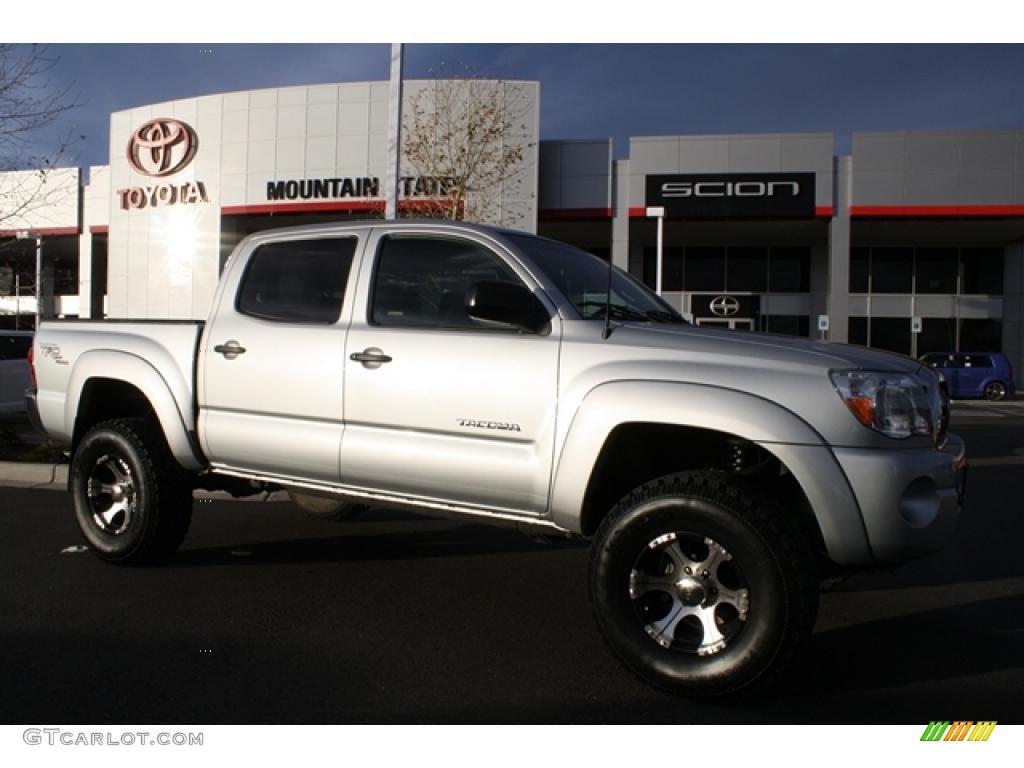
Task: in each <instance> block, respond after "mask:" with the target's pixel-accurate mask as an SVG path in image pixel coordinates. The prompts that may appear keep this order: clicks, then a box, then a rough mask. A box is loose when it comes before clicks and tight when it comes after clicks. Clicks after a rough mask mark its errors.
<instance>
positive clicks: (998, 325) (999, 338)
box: [960, 318, 1003, 352]
mask: <svg viewBox="0 0 1024 768" xmlns="http://www.w3.org/2000/svg"><path fill="white" fill-rule="evenodd" d="M1002 344H1003V321H1002V320H991V319H987V318H986V319H970V320H961V321H960V349H961V350H963V351H966V352H999V351H1001V350H1002Z"/></svg>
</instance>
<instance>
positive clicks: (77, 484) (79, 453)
mask: <svg viewBox="0 0 1024 768" xmlns="http://www.w3.org/2000/svg"><path fill="white" fill-rule="evenodd" d="M70 471H71V478H70V485H71V493H72V497H73V499H74V505H75V517H76V518H77V520H78V527H79V528H80V529H81V531H82V534H83V535H84V536H85V540H86V542H88V544H89V547H90V548H91V549H92V551H93V552H94V553H95V554H96V555H97V556H98V557H100V558H102V559H103V560H107V561H109V562H113V563H123V564H141V563H148V562H152V561H155V560H159V559H160V558H162V557H164V556H166V555H168V554H170V553H171V552H173V551H174V550H175V549H177V548H178V545H180V544H181V542H182V540H183V539H184V538H185V533H186V532H187V531H188V526H189V523H190V522H191V519H192V489H191V487H190V486H189V484H188V483H187V482H186V478H185V475H184V473H183V472H182V470H181V469H180V468H179V467H178V466H177V464H175V462H174V459H173V458H172V457H171V456H170V453H169V452H168V450H167V447H166V445H165V444H164V441H163V437H162V436H161V435H160V434H159V433H158V432H157V431H156V430H155V429H154V428H153V426H152V425H151V424H150V423H149V422H148V421H146V420H144V419H114V420H111V421H105V422H103V423H101V424H97V425H96V426H95V427H93V428H92V429H91V430H89V432H87V433H86V435H85V437H83V438H82V441H81V442H80V443H79V445H78V447H77V449H76V450H75V454H74V457H73V458H72V460H71V470H70Z"/></svg>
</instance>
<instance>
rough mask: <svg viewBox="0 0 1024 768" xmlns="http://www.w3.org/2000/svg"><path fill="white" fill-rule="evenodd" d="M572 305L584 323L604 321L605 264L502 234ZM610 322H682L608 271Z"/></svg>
mask: <svg viewBox="0 0 1024 768" xmlns="http://www.w3.org/2000/svg"><path fill="white" fill-rule="evenodd" d="M506 237H507V238H508V239H509V240H511V241H512V242H513V243H514V244H515V245H516V246H517V247H518V248H519V249H520V250H522V251H523V252H524V253H525V254H526V255H527V256H528V257H529V258H530V259H531V260H532V261H533V263H534V264H536V265H537V266H538V267H539V268H540V269H541V270H542V271H543V272H544V274H545V275H547V277H548V278H549V279H550V280H551V282H552V283H554V284H555V287H557V288H558V290H560V291H561V292H562V294H563V295H565V297H566V298H567V299H569V301H571V302H572V304H573V306H574V307H575V308H576V311H577V312H579V313H580V316H581V317H582V318H583V319H584V320H593V319H601V320H603V319H604V313H605V306H606V305H608V298H607V297H608V263H607V262H605V261H602V260H601V259H599V258H598V257H597V256H595V255H594V254H592V253H587V252H586V251H581V250H580V249H579V248H574V247H573V246H571V245H565V244H564V243H559V242H556V241H554V240H545V239H543V238H539V237H532V236H529V235H506ZM608 310H609V314H610V315H611V317H612V319H614V320H639V321H641V322H654V323H686V321H685V320H684V319H683V318H682V316H681V315H680V314H679V313H678V312H676V311H675V310H674V309H673V308H672V307H671V306H670V305H669V304H667V303H666V302H665V301H664V300H663V299H661V298H660V297H659V296H658V295H657V294H656V293H654V291H652V290H651V289H650V288H648V287H647V286H646V285H644V284H643V283H641V282H640V281H638V280H636V279H634V278H633V277H632V276H631V275H628V274H626V273H625V272H623V271H622V270H621V269H618V268H617V267H616V268H613V270H612V295H611V303H610V305H608Z"/></svg>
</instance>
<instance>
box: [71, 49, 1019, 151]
mask: <svg viewBox="0 0 1024 768" xmlns="http://www.w3.org/2000/svg"><path fill="white" fill-rule="evenodd" d="M206 50H211V52H210V53H206V52H205V51H206ZM51 53H53V54H56V55H57V56H58V57H59V61H58V64H57V67H56V68H55V70H54V72H53V73H52V74H53V78H52V79H53V81H54V83H55V84H57V85H59V84H62V83H70V82H74V84H75V88H76V89H77V91H78V92H79V93H80V94H81V98H82V100H83V101H84V105H83V106H82V107H80V108H79V109H78V110H76V111H75V112H74V113H73V115H72V116H71V119H72V120H73V122H74V124H75V126H74V127H75V130H76V132H77V133H80V134H84V135H85V137H86V138H85V140H84V141H83V142H82V143H81V144H80V146H79V148H78V151H77V163H76V164H78V165H80V166H83V167H84V166H88V165H102V164H106V163H107V162H108V160H109V158H108V144H107V141H108V125H109V123H108V118H109V114H110V113H111V112H113V111H116V110H120V109H125V108H128V107H133V106H138V105H143V104H151V103H155V102H159V101H165V100H169V99H175V98H188V97H192V96H198V95H202V94H208V93H219V92H224V91H234V90H248V89H252V88H265V87H273V86H281V85H302V84H311V83H320V82H344V81H355V80H374V79H386V78H387V77H388V63H389V53H390V49H389V46H388V45H354V44H337V45H323V44H301V43H300V44H269V45H255V44H223V45H218V44H215V43H213V44H211V43H203V44H172V45H162V44H143V45H140V44H115V45H105V44H92V43H80V44H61V45H54V46H52V47H51ZM463 67H468V68H469V69H471V70H472V71H474V72H479V73H481V74H483V75H485V76H491V77H497V78H509V79H528V80H539V81H540V83H541V137H542V138H592V137H612V138H613V139H614V142H615V154H616V156H617V157H623V156H625V155H626V154H627V150H628V137H629V136H641V135H664V134H694V133H757V132H776V131H781V132H788V131H809V132H811V131H813V132H817V131H826V132H833V133H835V134H836V137H837V148H838V150H839V151H840V152H842V151H848V149H849V136H850V134H851V133H852V132H854V131H880V130H939V129H998V128H1024V45H996V44H976V45H881V44H854V45H832V44H829V45H792V44H771V45H738V44H734V45H716V44H697V45H692V44H668V45H654V44H612V45H597V44H521V45H520V44H488V45H472V44H452V45H432V44H414V45H409V46H407V47H406V77H408V78H423V77H429V76H431V73H432V72H434V71H437V70H438V69H443V70H444V71H448V72H458V71H460V69H462V68H463Z"/></svg>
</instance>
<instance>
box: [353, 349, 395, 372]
mask: <svg viewBox="0 0 1024 768" xmlns="http://www.w3.org/2000/svg"><path fill="white" fill-rule="evenodd" d="M348 359H349V360H354V361H355V362H357V363H362V364H363V368H380V367H381V366H382V365H384V363H390V362H391V356H390V355H385V354H384V352H383V351H382V350H380V349H378V348H377V347H367V348H366V349H364V350H363V351H362V352H353V353H352V354H351V355H349V356H348Z"/></svg>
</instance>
